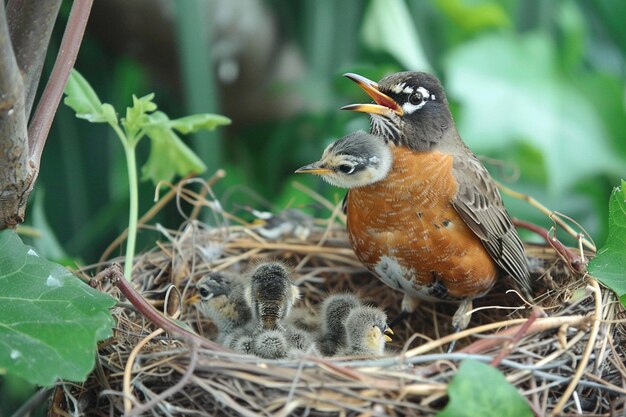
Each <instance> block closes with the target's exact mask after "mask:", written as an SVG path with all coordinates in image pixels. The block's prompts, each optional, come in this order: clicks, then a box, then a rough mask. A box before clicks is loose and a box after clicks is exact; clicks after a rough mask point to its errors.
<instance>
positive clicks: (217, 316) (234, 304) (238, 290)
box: [196, 272, 252, 343]
mask: <svg viewBox="0 0 626 417" xmlns="http://www.w3.org/2000/svg"><path fill="white" fill-rule="evenodd" d="M196 289H197V290H198V293H199V294H200V297H201V302H200V311H201V312H202V313H203V315H204V316H205V317H207V318H209V319H211V321H212V322H213V323H215V326H216V327H217V330H218V332H219V334H218V338H217V340H218V342H219V343H222V342H223V341H224V338H225V337H226V336H227V335H229V334H232V332H233V331H234V330H236V329H239V328H242V327H244V326H245V325H246V324H247V323H248V322H250V320H251V318H252V312H251V311H250V307H249V306H248V304H247V302H246V299H245V297H244V284H243V281H242V280H241V278H240V277H239V276H238V275H235V274H232V273H228V272H211V273H209V274H208V275H206V276H205V277H203V278H202V279H201V280H200V281H198V283H197V284H196Z"/></svg>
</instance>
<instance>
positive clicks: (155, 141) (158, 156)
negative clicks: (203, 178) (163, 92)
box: [141, 112, 206, 184]
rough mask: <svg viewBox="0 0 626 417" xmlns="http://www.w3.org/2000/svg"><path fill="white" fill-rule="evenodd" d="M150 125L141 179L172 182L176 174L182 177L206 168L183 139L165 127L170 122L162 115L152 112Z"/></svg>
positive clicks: (147, 132)
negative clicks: (147, 148)
mask: <svg viewBox="0 0 626 417" xmlns="http://www.w3.org/2000/svg"><path fill="white" fill-rule="evenodd" d="M149 117H150V125H149V126H147V127H145V130H146V134H147V135H148V137H149V138H150V139H151V146H150V156H149V157H148V160H147V161H146V163H145V164H144V166H143V167H142V168H141V173H142V180H144V181H145V180H148V179H150V180H152V182H153V183H154V184H157V183H158V182H159V181H163V180H164V181H171V180H172V179H173V178H174V176H175V175H176V174H178V175H180V176H185V175H187V174H189V173H190V172H194V173H197V174H199V173H201V172H204V170H206V165H205V164H204V162H202V160H201V159H200V158H198V156H197V155H196V154H195V153H194V152H193V151H192V150H191V149H189V147H187V145H185V144H184V143H183V141H182V140H180V138H179V137H178V136H177V135H176V133H174V131H173V130H172V129H171V128H169V127H167V122H168V121H169V119H168V117H167V115H166V114H165V113H163V112H155V113H153V114H152V115H150V116H149Z"/></svg>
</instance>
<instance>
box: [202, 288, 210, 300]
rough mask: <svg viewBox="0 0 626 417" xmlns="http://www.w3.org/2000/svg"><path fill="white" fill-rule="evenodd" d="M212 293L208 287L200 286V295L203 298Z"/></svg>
mask: <svg viewBox="0 0 626 417" xmlns="http://www.w3.org/2000/svg"><path fill="white" fill-rule="evenodd" d="M209 295H211V293H210V292H209V290H207V289H206V288H200V296H201V297H202V298H207V297H208V296H209Z"/></svg>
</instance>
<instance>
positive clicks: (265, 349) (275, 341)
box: [253, 330, 289, 359]
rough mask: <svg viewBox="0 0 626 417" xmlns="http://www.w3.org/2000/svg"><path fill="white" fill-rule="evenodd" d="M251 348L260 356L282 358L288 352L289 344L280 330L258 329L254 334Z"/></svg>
mask: <svg viewBox="0 0 626 417" xmlns="http://www.w3.org/2000/svg"><path fill="white" fill-rule="evenodd" d="M253 339H254V344H253V350H254V354H256V355H257V356H258V357H260V358H264V359H282V358H286V357H287V355H288V354H289V345H288V343H287V339H286V338H285V335H284V333H283V332H282V331H280V330H259V331H257V332H256V333H255V335H254V338H253Z"/></svg>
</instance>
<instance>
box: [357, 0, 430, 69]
mask: <svg viewBox="0 0 626 417" xmlns="http://www.w3.org/2000/svg"><path fill="white" fill-rule="evenodd" d="M361 37H362V38H363V42H365V44H366V45H367V46H368V47H370V48H371V49H373V50H375V51H383V52H386V53H388V54H389V55H391V56H392V57H394V58H395V59H396V60H397V61H398V62H399V63H400V64H402V65H403V66H404V68H405V69H407V70H413V71H429V70H430V68H431V67H430V63H429V62H428V59H427V58H426V54H425V53H424V49H423V48H422V45H421V44H420V38H419V34H418V33H417V30H416V29H415V23H414V22H413V20H412V19H411V12H410V11H409V9H408V8H407V7H406V4H405V3H404V1H403V0H372V1H371V2H370V4H369V7H368V8H367V10H366V11H365V16H364V17H363V26H362V30H361Z"/></svg>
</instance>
